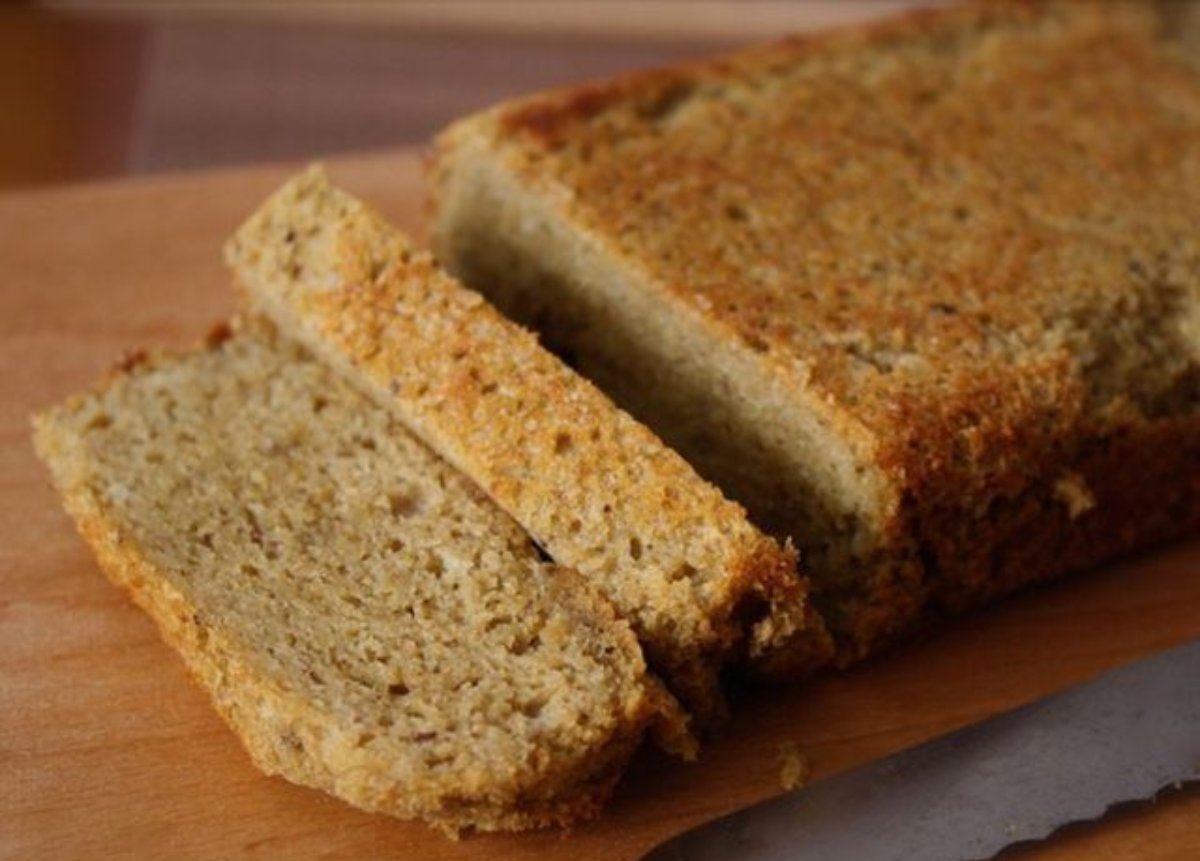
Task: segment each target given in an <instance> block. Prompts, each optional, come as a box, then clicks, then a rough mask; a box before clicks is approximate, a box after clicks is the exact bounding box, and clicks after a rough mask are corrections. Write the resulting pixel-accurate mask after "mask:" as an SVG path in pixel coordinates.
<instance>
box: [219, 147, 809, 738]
mask: <svg viewBox="0 0 1200 861" xmlns="http://www.w3.org/2000/svg"><path fill="white" fill-rule="evenodd" d="M227 256H228V259H229V261H230V263H231V265H232V266H233V268H234V270H235V272H236V275H237V278H238V280H239V283H240V284H241V285H242V288H243V289H244V291H245V293H246V297H247V300H248V302H249V304H250V306H251V307H252V308H254V309H255V310H256V311H258V312H261V313H263V314H265V315H267V316H269V317H271V318H272V319H274V320H275V321H276V322H277V323H278V324H279V325H280V327H281V328H282V329H283V330H284V331H285V332H287V333H288V334H289V335H292V336H294V337H296V338H298V339H299V340H301V341H302V342H304V343H305V344H307V345H309V347H310V348H311V349H313V350H314V351H315V352H316V353H317V354H318V355H320V356H322V357H323V358H324V359H326V360H327V361H328V362H330V364H331V365H332V366H333V367H335V368H337V369H339V370H340V371H342V372H343V374H344V375H345V377H346V378H347V379H349V380H351V381H352V382H353V383H354V384H356V385H359V386H361V387H362V388H363V390H364V391H366V392H367V393H368V394H370V395H371V396H372V397H373V398H374V399H375V400H376V401H377V402H378V403H380V404H383V405H385V406H386V407H387V408H388V409H390V410H392V411H393V412H394V413H395V414H396V415H397V416H399V417H400V418H401V419H402V420H403V421H404V422H405V423H406V424H408V425H409V426H410V427H412V428H413V429H414V430H415V431H416V432H417V433H418V434H419V435H420V436H421V437H422V438H423V439H424V440H425V441H426V442H427V443H428V444H429V445H430V446H431V447H433V448H434V449H435V450H437V451H438V452H439V453H440V454H442V455H443V456H444V457H445V458H446V459H447V460H449V461H450V462H451V463H453V464H454V465H455V466H457V467H458V468H459V469H461V470H462V471H463V472H464V473H465V474H467V475H468V476H470V477H471V478H472V479H473V480H475V481H476V482H477V483H478V484H479V485H480V486H481V487H482V488H483V489H484V490H485V491H486V492H487V493H488V494H489V495H490V496H491V497H492V498H493V499H494V500H496V502H498V503H499V504H500V505H501V506H502V507H503V508H505V509H506V510H507V511H508V512H509V513H510V514H511V515H512V516H513V517H514V518H515V519H516V520H517V521H518V522H520V523H521V524H522V525H523V526H524V527H525V528H526V529H527V530H529V532H530V533H531V534H532V535H533V536H534V538H536V539H537V541H538V543H539V544H540V545H541V546H542V547H543V548H545V550H546V552H547V553H549V555H550V556H551V557H552V558H554V559H555V560H557V561H559V562H562V563H564V564H568V565H571V566H572V567H574V568H577V569H578V570H579V571H580V572H582V573H583V574H584V575H585V576H587V577H589V578H591V580H592V582H594V583H595V584H596V586H597V587H598V588H599V589H601V590H602V591H603V592H604V593H605V594H606V595H607V596H608V597H609V599H610V600H611V601H612V602H613V604H614V605H615V606H616V608H617V609H618V611H619V612H620V613H621V614H622V615H623V616H625V618H627V619H628V620H629V622H630V623H631V625H632V626H633V628H634V630H635V631H636V632H637V634H638V637H639V638H640V639H641V641H642V643H643V646H644V647H645V649H646V652H647V657H648V659H649V660H650V662H651V664H652V665H653V666H654V667H655V669H656V670H658V671H659V672H660V673H661V674H662V675H663V677H664V679H665V681H666V682H667V683H668V684H669V685H670V686H671V688H672V690H673V691H674V692H675V693H676V694H677V695H678V696H679V697H680V698H681V699H683V700H684V701H685V703H686V704H687V705H688V706H689V707H690V708H691V709H693V710H694V711H695V712H696V713H697V715H698V717H699V718H700V720H701V722H702V723H703V722H709V721H711V720H712V719H713V718H714V717H715V716H717V715H719V714H720V712H721V700H720V695H719V690H718V687H717V682H718V673H719V672H720V670H721V668H722V667H723V666H725V665H726V664H727V663H729V662H730V661H731V660H734V659H737V658H738V657H740V656H742V655H745V654H747V653H749V654H758V653H760V652H763V651H768V650H772V649H774V647H775V646H776V645H777V644H778V643H779V642H783V641H787V642H789V643H794V644H797V645H796V646H795V647H794V648H793V649H791V650H790V654H791V655H792V656H793V659H794V660H795V661H796V662H797V663H800V662H804V663H805V664H806V666H807V667H812V666H815V665H818V664H819V663H821V662H822V661H823V660H825V659H826V658H827V657H828V656H829V654H830V644H829V639H828V636H827V635H826V634H825V631H824V627H823V626H822V624H821V622H820V620H819V619H818V618H816V617H815V615H814V614H813V613H812V610H811V608H810V607H809V604H808V601H807V582H806V581H805V580H804V579H802V578H801V577H800V576H798V574H797V572H796V558H795V554H794V552H793V551H792V550H791V549H790V548H789V547H782V546H780V545H779V544H777V543H776V542H775V541H774V540H772V539H770V538H768V537H766V536H765V535H764V534H763V533H761V532H760V531H758V530H757V529H755V528H754V527H753V526H751V525H750V522H749V521H748V520H747V518H746V516H745V512H744V511H743V509H742V508H741V507H740V506H738V505H735V504H733V503H731V502H729V501H728V500H726V499H725V498H724V497H723V496H722V495H721V493H720V492H719V491H718V490H717V489H716V488H714V487H713V486H712V485H710V484H708V483H707V482H705V481H703V480H702V479H701V478H700V477H699V476H697V475H696V473H695V472H694V471H693V470H692V468H691V467H690V466H689V465H688V464H687V463H686V462H685V461H684V460H683V459H682V458H681V457H679V455H677V454H676V453H675V452H674V451H672V450H671V449H669V448H668V447H667V446H665V445H663V444H662V442H661V441H660V440H659V439H658V438H657V437H655V436H654V434H652V433H651V432H650V431H649V430H647V429H646V428H645V427H644V426H642V425H641V424H639V423H637V422H636V421H634V420H633V419H631V418H630V417H629V416H628V415H627V414H625V413H624V412H622V411H621V410H619V409H618V408H616V407H615V406H614V405H613V404H612V402H611V401H609V400H608V398H606V397H605V396H604V395H603V394H602V393H601V392H600V391H599V390H597V389H596V388H595V387H594V386H593V385H591V384H590V383H589V382H587V381H586V380H584V379H583V378H581V377H580V376H578V375H577V374H575V373H574V372H573V371H571V369H570V368H568V367H567V366H566V365H564V364H563V363H562V362H561V361H559V360H558V359H557V358H555V357H554V356H552V355H551V354H550V353H548V352H546V351H545V350H543V349H542V348H541V347H540V346H539V345H538V343H537V341H536V339H535V338H534V337H533V335H531V334H530V333H529V332H527V331H525V330H524V329H521V328H520V327H518V326H516V325H514V324H513V323H511V322H509V321H508V320H506V319H505V318H504V317H502V316H501V315H500V314H499V313H498V312H497V311H496V310H495V309H494V308H493V307H492V306H491V305H489V304H488V303H487V302H486V301H485V300H484V299H483V298H482V297H481V296H480V295H479V294H478V293H476V292H474V291H471V290H467V289H465V288H463V287H462V286H461V285H459V284H458V283H457V282H455V281H454V280H453V279H451V278H450V277H448V276H447V275H446V274H445V273H443V272H442V271H441V270H440V269H439V267H438V266H437V264H436V263H435V261H434V260H433V258H432V257H430V256H429V255H428V254H427V253H425V252H422V251H419V250H416V249H414V248H413V247H412V246H411V245H410V244H409V242H408V240H407V238H406V237H404V236H403V235H401V234H400V233H399V232H397V231H396V230H395V229H394V228H392V227H390V226H389V225H387V224H386V223H385V222H384V221H383V220H382V219H381V218H380V217H379V216H378V215H377V214H376V213H375V212H374V211H373V210H371V209H370V208H369V207H367V206H365V205H364V204H362V203H361V202H359V201H358V200H355V199H354V198H353V197H351V196H350V195H347V194H345V193H344V192H342V191H340V190H338V189H336V188H334V187H332V186H331V185H330V184H329V182H328V180H327V179H326V177H325V174H324V173H323V172H322V171H321V170H320V169H319V168H312V169H310V170H308V171H306V172H305V173H303V174H301V175H300V176H298V177H296V178H295V179H293V180H292V181H291V182H289V183H288V184H287V185H285V186H284V187H283V188H282V189H281V190H280V191H279V192H277V193H276V194H275V195H274V196H273V197H272V198H271V199H270V200H269V201H268V202H267V203H266V204H265V205H264V206H263V208H262V209H261V210H260V211H259V212H258V213H257V214H256V215H255V216H254V217H253V218H251V219H250V220H249V221H248V222H247V223H246V224H245V225H244V226H243V227H242V228H240V229H239V230H238V232H237V234H236V235H235V236H234V238H233V239H232V240H231V241H230V243H229V245H228V249H227ZM800 644H803V645H802V646H801V645H800Z"/></svg>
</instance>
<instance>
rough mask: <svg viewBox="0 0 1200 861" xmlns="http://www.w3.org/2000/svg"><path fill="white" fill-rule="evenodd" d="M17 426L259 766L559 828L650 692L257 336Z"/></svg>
mask: <svg viewBox="0 0 1200 861" xmlns="http://www.w3.org/2000/svg"><path fill="white" fill-rule="evenodd" d="M35 423H36V433H35V441H36V445H37V450H38V453H39V454H40V456H41V457H42V459H43V460H44V461H45V462H46V463H47V464H48V465H49V467H50V470H51V472H52V474H53V478H54V482H55V484H56V485H57V487H58V489H59V491H60V493H61V494H62V498H63V502H64V504H65V506H66V508H67V510H68V512H69V513H70V514H71V515H72V516H73V517H74V519H75V521H76V523H77V524H78V527H79V530H80V532H81V533H82V535H83V537H84V538H85V539H86V541H87V542H88V543H89V544H90V545H91V547H92V549H93V551H94V552H95V554H96V557H97V559H98V560H99V562H100V565H101V567H102V568H103V569H104V570H105V572H106V573H107V574H108V575H109V576H110V577H111V578H112V579H113V581H114V582H116V583H117V584H119V585H121V586H123V587H125V588H126V589H128V590H129V592H130V593H131V594H132V596H133V598H134V600H135V601H136V602H137V603H138V604H139V605H140V606H141V607H142V608H143V609H144V610H145V611H146V612H147V613H149V615H150V616H152V617H153V618H154V620H155V621H156V622H157V623H158V626H159V628H160V630H161V631H162V634H163V637H164V638H165V639H166V640H167V641H168V642H169V643H170V644H171V645H172V646H174V647H175V648H176V649H177V650H178V651H179V652H180V654H181V655H182V656H183V658H184V660H185V661H186V662H187V665H188V667H189V669H190V670H191V671H192V673H193V674H194V676H195V678H196V679H197V680H198V682H199V683H200V684H201V685H202V686H203V687H204V688H206V689H207V691H208V692H209V694H210V695H211V696H212V698H213V700H214V703H215V705H216V708H217V710H218V711H219V712H220V713H221V715H222V716H223V717H224V719H225V720H226V721H227V722H228V723H229V724H230V726H231V727H232V728H233V729H234V730H235V732H236V733H237V734H238V735H239V736H240V737H241V739H242V741H243V743H244V744H245V746H246V748H247V750H248V751H249V752H250V755H251V757H252V758H253V760H254V762H255V763H256V764H257V765H258V766H259V767H260V768H262V769H263V770H264V771H266V772H268V773H271V774H280V775H283V776H284V777H286V778H288V779H289V780H292V781H295V782H297V783H301V784H305V785H308V786H313V787H317V788H320V789H323V790H325V791H327V792H330V793H332V794H333V795H336V796H338V797H340V798H342V799H344V800H346V801H349V802H350V803H352V804H354V805H357V806H359V807H362V808H365V809H367V810H372V811H380V812H384V813H389V814H393V815H397V816H402V817H421V818H423V819H426V820H428V821H429V822H430V823H433V824H435V825H438V826H440V827H442V828H445V829H449V830H457V829H460V828H464V827H474V828H479V829H486V830H493V829H520V828H528V827H534V826H543V825H552V824H565V823H569V822H572V821H574V820H577V819H579V818H581V817H586V816H589V815H591V814H593V813H594V812H595V811H596V810H597V809H598V807H599V805H600V804H601V803H602V801H603V800H604V798H605V797H606V795H607V794H608V792H609V791H610V790H611V788H612V786H613V785H614V783H615V781H616V780H617V778H618V776H619V774H620V772H621V769H622V765H623V764H624V762H625V760H626V759H627V757H628V756H629V754H630V752H631V751H632V750H633V748H634V747H635V745H636V744H637V743H638V740H639V739H640V738H641V736H642V735H643V732H644V730H645V729H646V728H647V727H648V725H649V724H650V722H651V721H653V720H655V719H656V716H657V715H659V714H660V713H662V711H663V709H664V707H666V706H667V699H666V695H665V694H662V693H659V692H658V691H659V689H657V688H656V687H655V685H654V683H653V682H652V681H651V680H650V679H649V678H648V677H647V676H646V672H645V665H644V663H643V660H642V656H641V652H640V649H639V647H638V644H637V642H636V640H635V638H634V636H633V634H632V633H631V632H630V630H629V629H628V626H627V625H626V624H625V623H623V622H620V621H617V620H616V619H615V617H614V614H613V612H612V610H611V607H610V605H609V604H608V603H607V602H606V601H605V600H604V599H603V598H602V597H600V596H599V595H598V594H597V593H596V592H595V590H594V589H593V588H592V587H590V586H589V585H588V583H587V582H586V581H585V580H583V579H582V578H581V577H580V576H579V575H578V574H576V573H574V572H572V571H570V570H566V569H561V568H556V567H555V566H552V565H550V564H547V563H545V562H543V561H542V560H541V558H540V556H539V554H538V552H537V550H536V548H535V547H534V546H533V545H532V543H531V542H530V540H529V538H528V537H527V536H526V535H525V534H524V533H523V532H522V531H521V530H520V529H519V528H518V527H517V525H516V524H515V523H514V522H513V521H512V520H511V519H510V518H509V517H508V516H507V515H505V514H504V513H503V512H502V511H500V510H499V509H498V508H496V507H495V505H493V504H492V503H491V502H490V501H489V500H487V499H486V497H484V496H483V495H482V494H481V493H480V492H479V491H478V490H477V489H476V488H475V487H474V486H473V485H472V484H470V483H469V482H468V481H467V480H466V479H464V478H463V477H462V476H460V475H459V474H457V473H456V472H455V471H454V470H452V469H451V468H450V467H449V466H447V465H446V464H445V463H444V462H442V461H441V460H440V459H438V458H437V457H436V456H435V455H434V454H433V453H431V452H430V451H429V450H428V449H427V448H426V447H425V446H424V445H422V444H421V443H419V442H418V441H417V440H416V439H414V438H413V437H412V435H411V434H409V433H408V432H407V431H405V430H404V429H403V428H402V427H400V426H399V423H398V422H397V421H396V420H395V419H394V418H393V417H392V416H391V415H390V414H389V413H388V412H387V411H386V410H383V409H381V408H379V407H378V406H376V405H374V404H372V403H371V402H370V401H369V400H368V399H366V398H365V397H364V396H362V395H361V394H360V393H358V392H357V391H356V390H354V389H352V388H351V387H349V386H347V385H346V384H344V383H342V382H341V381H340V380H339V379H338V378H337V377H336V376H335V375H334V374H333V373H332V372H330V371H329V370H327V369H326V368H325V366H323V365H322V364H320V363H318V362H317V361H315V360H313V359H312V358H310V357H309V356H308V355H307V354H305V353H303V352H302V351H301V350H300V349H299V348H297V347H293V346H290V345H289V344H287V343H284V342H282V341H280V340H279V339H277V338H276V337H275V336H273V335H272V334H271V333H270V332H268V331H266V330H261V329H260V330H259V331H242V332H238V333H236V334H234V335H233V336H232V337H224V336H222V337H219V338H216V339H214V340H213V342H212V343H211V344H210V345H209V346H208V347H207V348H206V349H203V350H201V351H198V352H195V353H191V354H186V355H177V356H170V355H160V356H153V357H143V358H141V359H139V360H136V361H133V362H130V363H127V364H126V365H125V367H123V368H122V369H121V370H120V371H119V372H117V373H115V374H114V375H113V376H112V377H111V378H109V379H108V380H107V381H105V382H104V383H103V384H102V385H101V386H99V387H97V388H96V389H95V390H94V391H93V392H91V393H89V394H86V395H83V396H80V397H76V398H74V399H72V400H70V401H68V402H67V403H66V404H64V405H62V406H60V407H58V408H56V409H53V410H51V411H49V412H48V413H46V414H44V415H42V416H39V417H38V418H37V419H36V420H35Z"/></svg>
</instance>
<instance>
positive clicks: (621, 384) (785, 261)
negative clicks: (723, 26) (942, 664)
mask: <svg viewBox="0 0 1200 861" xmlns="http://www.w3.org/2000/svg"><path fill="white" fill-rule="evenodd" d="M1156 26H1157V22H1156V20H1155V18H1154V16H1153V14H1152V9H1151V7H1150V6H1148V5H1132V6H1131V5H1122V4H1119V3H1103V4H1088V3H1065V4H1039V3H1003V4H973V5H971V6H969V7H967V8H965V9H953V10H949V11H939V12H928V13H923V14H919V15H916V16H913V17H909V18H904V19H901V20H899V21H897V22H890V23H884V24H880V25H876V26H874V27H871V28H867V29H859V30H853V31H847V32H842V33H837V34H832V35H829V36H824V37H817V38H797V39H793V40H790V41H784V42H781V43H779V44H776V45H770V46H766V47H762V48H758V49H754V50H750V51H747V52H744V53H741V54H738V55H734V56H731V57H727V58H724V59H720V60H717V61H713V62H708V63H700V64H693V65H688V66H681V67H678V68H676V69H670V70H666V71H661V72H653V73H648V74H642V75H636V76H631V77H627V78H622V79H619V80H616V81H612V82H609V83H601V84H597V85H592V86H585V87H579V88H575V89H569V90H563V91H557V92H552V93H547V94H544V95H540V96H535V97H532V98H529V99H526V100H523V101H519V102H515V103H510V104H506V105H502V106H499V107H497V108H495V109H493V110H491V111H488V112H486V113H483V114H481V115H478V116H475V117H472V118H469V119H467V120H464V121H462V122H460V123H458V124H456V125H454V126H453V127H451V128H450V129H449V130H448V131H447V132H446V133H444V135H443V136H442V137H441V138H440V141H439V144H438V151H437V154H436V159H435V163H434V171H433V173H434V181H435V195H436V199H435V201H434V204H435V216H434V224H433V243H434V249H435V252H436V253H437V254H438V255H439V258H440V259H442V260H443V262H444V263H445V264H446V265H447V267H448V268H449V269H450V270H451V271H453V272H454V273H456V274H457V275H458V276H460V277H462V278H463V279H464V280H465V281H466V282H467V283H468V284H469V285H471V286H474V287H477V288H478V289H480V290H483V291H484V292H485V293H486V294H487V295H488V296H489V297H490V298H492V299H493V300H494V301H495V302H496V303H497V304H498V305H499V306H500V307H501V308H502V309H503V310H505V311H506V312H507V313H509V314H510V315H511V316H513V317H515V318H516V319H518V320H520V321H523V322H525V323H527V324H529V325H531V326H532V327H533V328H535V329H538V330H540V331H542V332H543V334H544V335H545V337H546V339H547V341H548V343H549V344H550V346H551V347H552V348H554V349H556V350H558V351H560V352H564V353H567V354H570V355H571V356H573V357H574V359H575V360H576V362H577V365H578V367H580V369H581V370H582V372H583V373H585V374H587V375H588V376H589V377H591V378H593V379H595V380H596V381H597V382H598V383H599V384H600V385H601V387H602V388H604V389H606V390H607V391H608V392H609V393H610V394H613V395H614V396H615V397H616V399H617V400H618V402H620V403H622V404H623V405H624V406H626V407H627V408H628V409H630V411H631V412H633V414H634V415H636V416H639V417H640V418H642V419H643V420H644V421H647V422H648V423H649V424H651V426H652V427H654V428H655V429H656V430H657V431H658V432H659V433H661V434H662V435H663V436H664V438H665V439H666V440H667V441H668V442H669V443H671V444H673V445H675V446H676V447H677V448H678V449H679V450H680V451H681V452H682V453H683V454H684V455H685V456H686V457H688V458H689V459H690V460H691V461H692V462H693V463H695V464H697V467H698V468H699V469H700V471H701V472H702V473H704V474H705V475H707V476H708V477H710V478H712V479H714V480H716V481H717V483H718V484H720V485H722V486H723V487H724V488H725V489H726V490H728V491H729V492H730V493H731V495H733V496H734V497H735V498H737V499H739V500H741V501H742V502H743V503H744V504H745V505H746V506H747V507H748V508H749V509H750V512H751V515H752V517H753V518H754V519H755V520H756V522H758V523H760V525H763V526H764V527H766V528H767V529H768V531H771V532H773V533H775V534H777V535H780V536H792V537H793V538H794V539H795V540H796V541H797V542H798V545H799V547H800V550H801V554H802V556H803V558H804V559H805V561H806V570H807V571H808V573H809V574H810V575H811V576H812V577H813V580H814V589H815V591H816V601H817V603H818V606H819V607H821V609H823V610H826V611H827V612H826V616H827V620H828V621H829V622H830V624H831V627H832V628H834V630H835V636H837V637H838V639H839V640H840V644H841V646H842V653H843V655H844V656H845V657H847V658H852V657H855V656H858V655H861V654H863V653H865V652H866V651H867V650H869V648H870V647H871V646H872V644H873V643H875V642H876V641H877V640H879V639H881V638H884V637H886V636H887V635H888V634H889V633H891V632H895V631H897V630H899V629H903V628H904V627H906V626H908V625H910V624H911V623H912V622H913V621H914V620H915V619H917V618H918V617H919V616H920V615H921V614H922V612H923V611H926V610H929V611H931V610H932V608H935V607H937V608H945V609H949V610H958V609H962V608H965V607H969V606H972V605H975V604H978V603H980V602H982V601H985V600H988V599H990V598H992V597H994V596H997V595H999V594H1002V593H1005V592H1008V591H1010V590H1012V589H1013V588H1015V587H1017V586H1019V585H1021V584H1023V583H1026V582H1029V581H1031V580H1035V579H1039V578H1043V577H1047V576H1051V575H1054V574H1058V573H1060V572H1063V571H1067V570H1072V569H1077V568H1081V567H1084V566H1087V565H1091V564H1093V563H1096V562H1098V561H1100V560H1103V559H1107V558H1109V557H1112V556H1114V555H1116V554H1119V553H1122V552H1125V551H1127V550H1130V549H1132V548H1134V547H1137V546H1140V545H1144V544H1146V543H1148V542H1151V541H1157V540H1161V539H1164V538H1167V537H1169V536H1172V535H1177V534H1179V533H1181V532H1184V531H1187V530H1192V529H1195V528H1196V526H1197V523H1198V522H1200V495H1198V491H1197V488H1198V485H1200V424H1198V422H1200V415H1198V403H1200V364H1198V362H1200V274H1198V273H1200V234H1198V233H1197V229H1196V228H1197V225H1198V224H1200V77H1198V75H1197V72H1196V70H1195V68H1194V67H1192V66H1190V65H1188V64H1187V63H1185V62H1183V61H1182V60H1181V59H1180V57H1179V55H1177V54H1176V53H1174V52H1173V49H1172V48H1171V47H1170V46H1167V45H1165V44H1163V43H1160V42H1159V41H1158V40H1157V38H1156V35H1155V31H1156Z"/></svg>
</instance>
